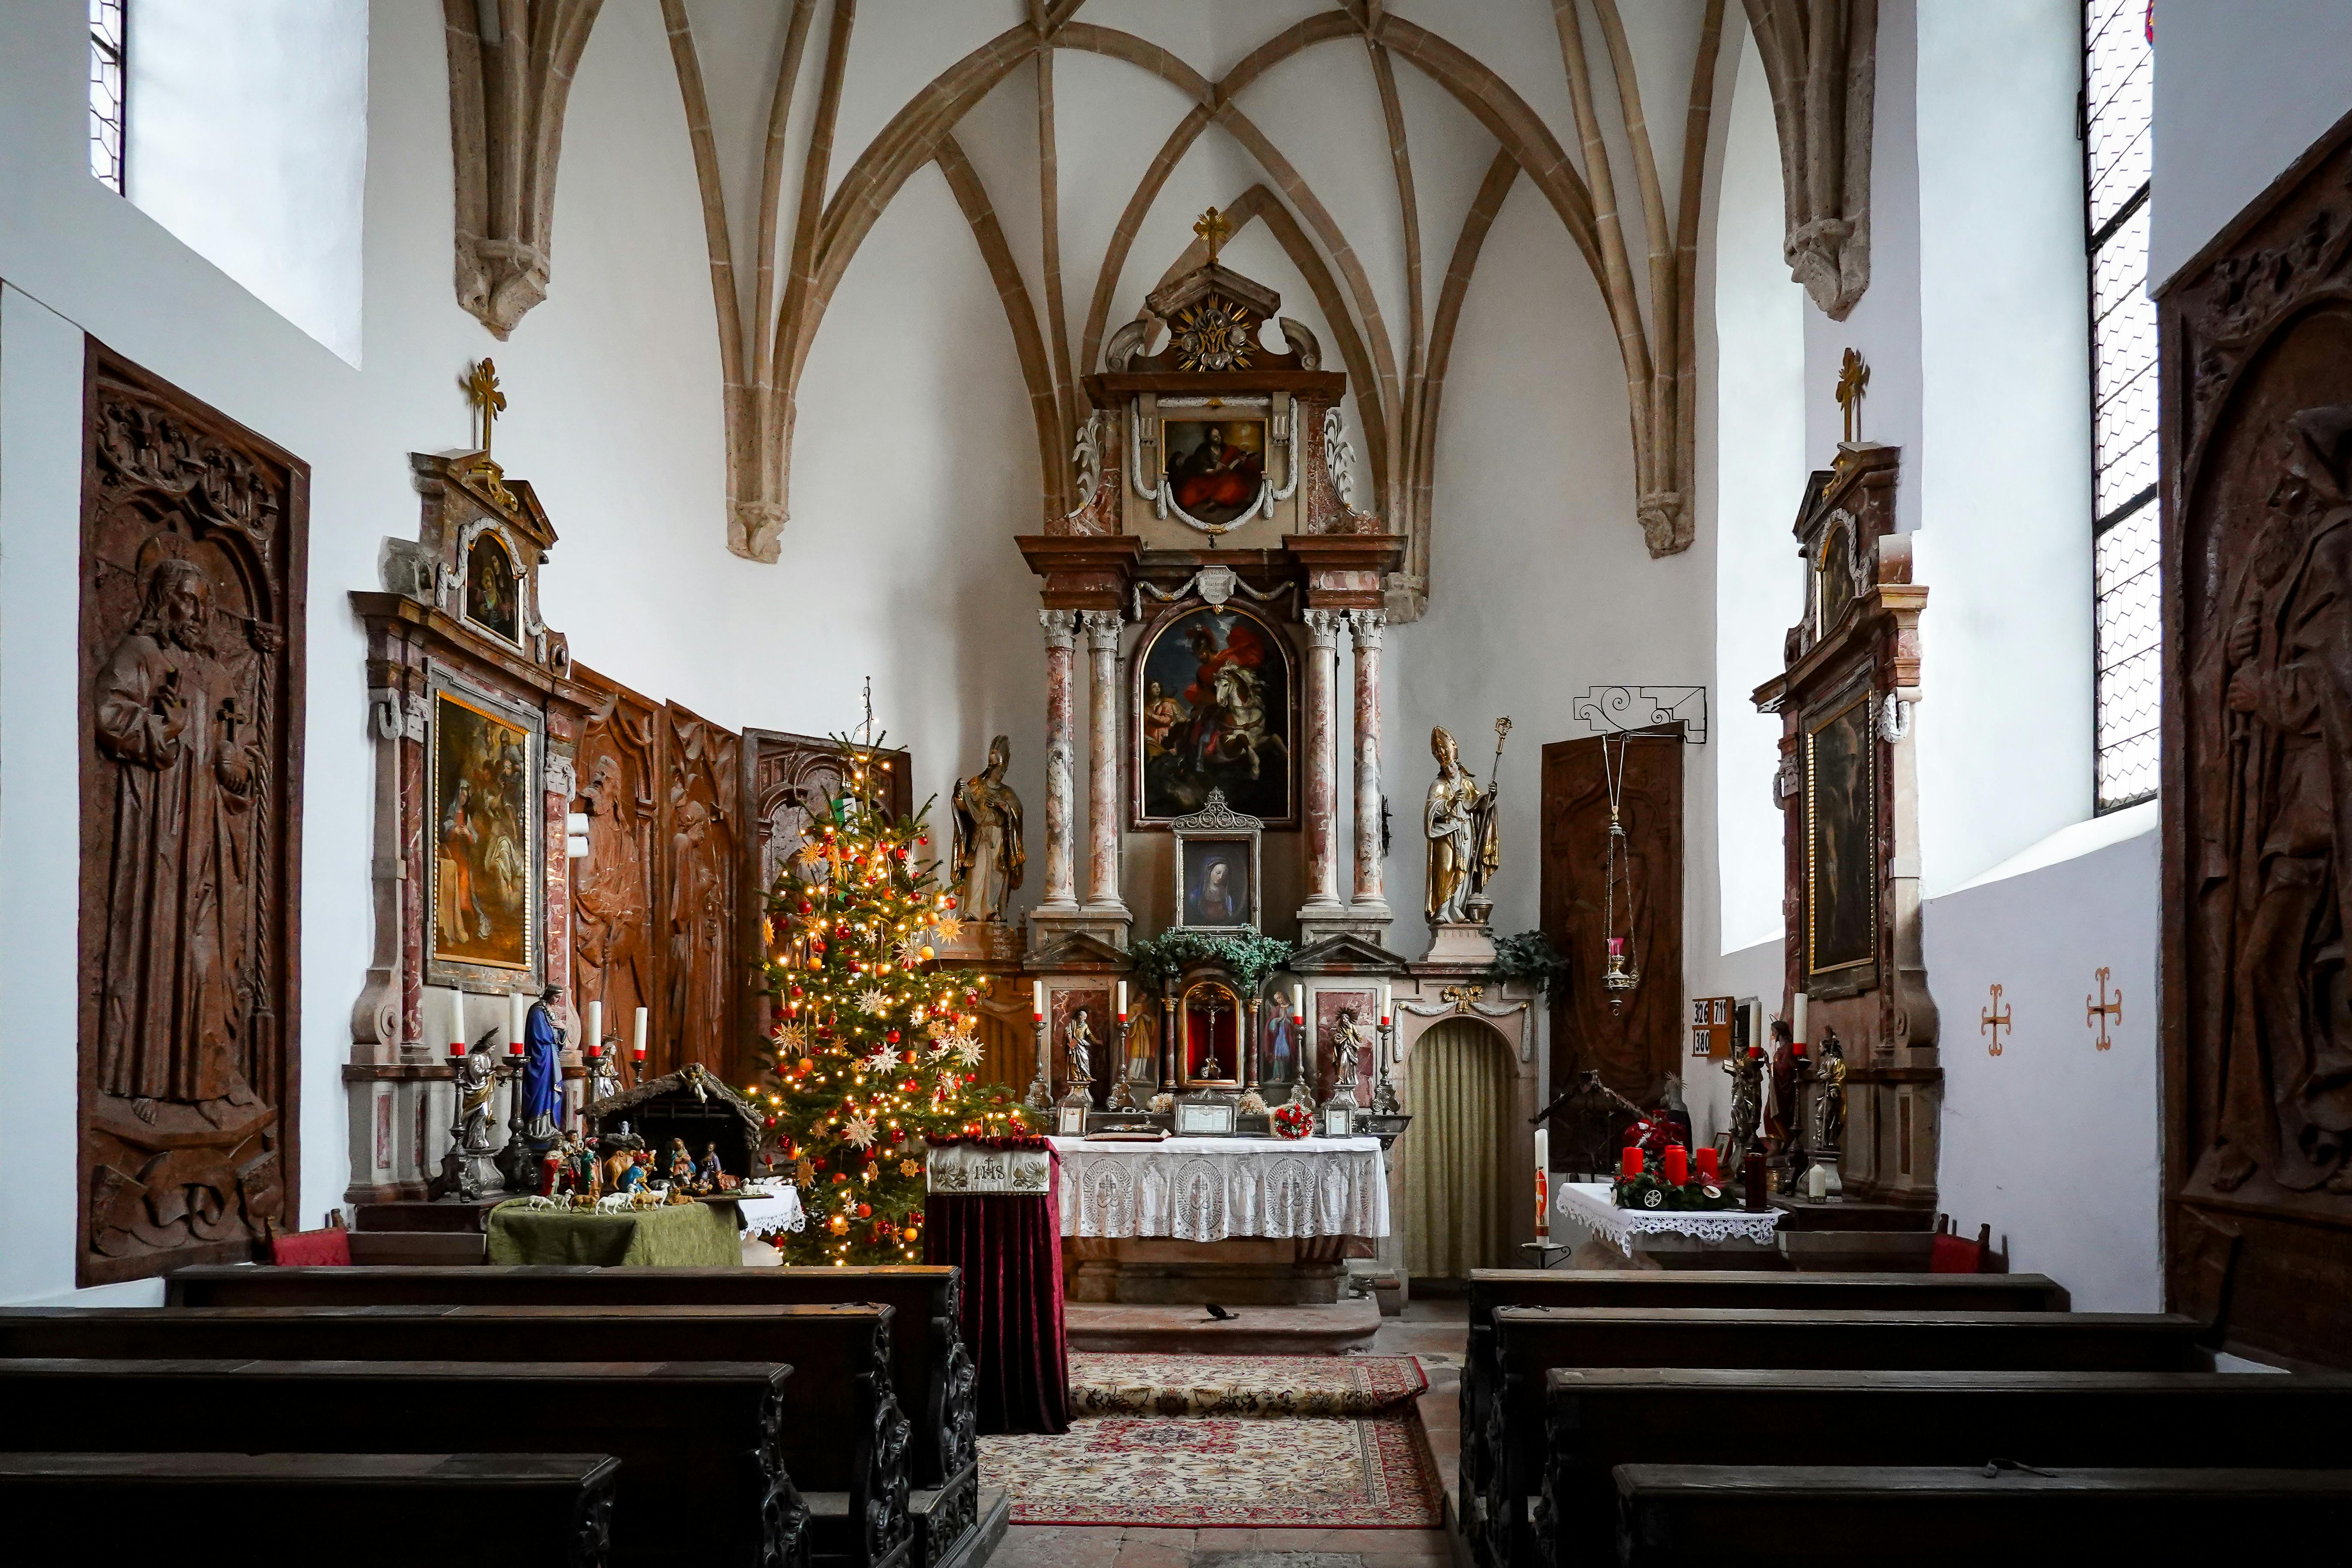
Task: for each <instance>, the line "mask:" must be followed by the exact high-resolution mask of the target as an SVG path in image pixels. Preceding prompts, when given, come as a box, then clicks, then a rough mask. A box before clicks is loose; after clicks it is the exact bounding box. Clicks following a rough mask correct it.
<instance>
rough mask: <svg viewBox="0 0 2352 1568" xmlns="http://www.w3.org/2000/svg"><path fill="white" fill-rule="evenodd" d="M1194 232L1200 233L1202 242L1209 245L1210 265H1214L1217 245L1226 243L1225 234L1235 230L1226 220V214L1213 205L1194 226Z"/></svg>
mask: <svg viewBox="0 0 2352 1568" xmlns="http://www.w3.org/2000/svg"><path fill="white" fill-rule="evenodd" d="M1192 232H1193V233H1194V234H1197V235H1199V236H1200V237H1201V242H1202V244H1203V245H1206V246H1207V247H1209V265H1210V266H1212V267H1214V266H1215V265H1216V264H1217V247H1219V246H1221V245H1223V244H1224V243H1225V236H1227V235H1229V234H1231V233H1233V232H1234V226H1233V225H1232V224H1230V223H1227V222H1226V221H1225V215H1224V214H1223V213H1221V212H1219V211H1218V210H1217V209H1216V208H1214V207H1211V208H1210V209H1209V210H1208V211H1207V212H1204V213H1202V215H1201V221H1200V222H1198V223H1196V224H1194V225H1193V226H1192Z"/></svg>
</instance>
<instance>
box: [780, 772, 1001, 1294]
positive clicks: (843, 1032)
mask: <svg viewBox="0 0 2352 1568" xmlns="http://www.w3.org/2000/svg"><path fill="white" fill-rule="evenodd" d="M838 743H839V744H840V745H841V746H842V749H843V751H844V752H845V754H846V758H847V761H848V763H849V776H848V778H847V780H846V781H845V784H844V785H843V788H842V792H841V794H840V795H837V796H836V797H835V798H834V799H833V800H832V801H831V802H830V803H829V805H830V810H829V812H828V813H827V815H826V816H823V817H812V818H811V821H810V825H809V830H808V840H807V842H806V843H805V844H804V845H803V847H802V848H801V850H800V852H799V854H797V855H796V856H794V857H793V859H792V860H791V861H790V862H789V863H788V864H787V865H786V866H785V867H784V868H783V870H782V872H780V873H779V874H778V876H777V878H776V883H775V886H774V887H773V888H772V889H770V890H769V894H768V919H767V925H766V933H765V934H766V939H767V950H768V978H769V983H770V985H771V988H772V992H773V994H774V996H775V1001H776V1019H777V1021H776V1024H775V1026H774V1028H773V1029H772V1031H771V1033H770V1036H769V1044H768V1047H767V1049H766V1050H765V1052H764V1053H763V1054H764V1055H765V1056H766V1058H767V1059H768V1063H769V1068H770V1082H769V1083H768V1084H767V1085H766V1086H765V1087H763V1088H758V1089H754V1091H753V1092H754V1094H755V1095H756V1096H757V1097H758V1098H759V1099H760V1100H762V1101H764V1103H765V1104H766V1106H767V1109H768V1112H769V1118H770V1124H771V1125H772V1127H773V1128H774V1130H775V1131H774V1140H775V1142H774V1146H773V1149H772V1152H771V1157H770V1163H771V1164H772V1166H779V1167H782V1169H783V1170H784V1171H785V1172H786V1173H788V1174H789V1175H790V1176H791V1178H792V1180H793V1183H794V1184H796V1185H797V1186H798V1187H799V1189H800V1195H801V1205H802V1207H803V1210H805V1211H806V1213H807V1215H808V1223H807V1226H806V1227H805V1228H803V1229H802V1230H801V1231H799V1232H797V1233H787V1234H784V1235H782V1236H780V1237H777V1240H778V1242H779V1244H780V1245H781V1246H782V1248H783V1252H784V1261H785V1262H787V1263H795V1264H825V1263H831V1264H852V1263H860V1264H863V1263H914V1262H919V1261H921V1258H922V1234H923V1198H924V1194H925V1192H926V1190H927V1189H926V1185H925V1178H924V1167H923V1155H924V1150H925V1147H926V1140H927V1139H929V1138H932V1137H948V1136H962V1137H974V1136H978V1137H988V1136H999V1137H1001V1136H1004V1135H1008V1134H1016V1133H1021V1132H1024V1131H1026V1130H1027V1127H1026V1122H1025V1121H1024V1118H1023V1113H1022V1109H1021V1107H1020V1105H1019V1104H1018V1103H1017V1102H1016V1101H1015V1100H1014V1098H1013V1092H1012V1091H1011V1090H1010V1089H1004V1088H1003V1087H1002V1086H999V1085H988V1086H982V1085H981V1084H980V1082H979V1079H978V1075H977V1074H976V1073H974V1072H973V1071H972V1070H971V1069H972V1068H975V1067H976V1066H978V1065H979V1062H980V1060H981V1047H980V1042H979V1041H978V1039H976V1038H975V1037H974V1036H973V1033H972V1031H973V1030H974V1029H975V1028H976V1027H977V1026H979V1023H980V1016H979V1014H978V1013H977V1012H975V1011H974V1010H973V1009H974V1007H975V1005H976V1004H977V1003H978V1001H979V999H980V994H981V991H982V988H983V987H984V986H985V985H986V984H987V978H986V976H984V975H982V974H978V973H970V972H959V971H953V970H947V969H941V968H938V967H935V966H933V965H932V963H931V959H932V954H933V944H934V943H935V942H945V941H947V940H950V939H951V938H952V937H953V936H954V935H955V934H956V932H957V930H958V928H959V926H960V925H961V921H960V920H959V919H958V916H957V914H956V899H955V896H954V894H952V893H951V892H949V891H947V890H945V889H941V888H940V886H939V885H938V871H939V862H938V859H937V858H936V857H934V856H930V855H927V854H926V853H924V852H925V851H926V850H927V849H929V847H930V835H929V831H928V830H927V828H926V826H925V818H926V817H927V816H928V815H929V805H926V806H925V807H924V809H923V810H921V811H919V812H917V813H916V814H915V815H914V816H905V817H898V818H896V819H893V818H892V816H890V813H889V812H888V810H887V808H886V807H885V806H884V805H883V804H882V799H883V791H884V786H885V785H886V784H887V770H888V769H889V766H890V760H889V759H888V758H887V757H882V756H878V755H877V751H878V749H879V745H880V742H879V740H878V739H877V740H876V741H875V742H871V743H866V742H851V741H848V740H841V741H840V742H838Z"/></svg>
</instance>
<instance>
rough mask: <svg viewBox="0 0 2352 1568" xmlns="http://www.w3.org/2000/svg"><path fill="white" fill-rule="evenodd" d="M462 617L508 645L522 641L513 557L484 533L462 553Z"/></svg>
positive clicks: (501, 545) (520, 605) (491, 534)
mask: <svg viewBox="0 0 2352 1568" xmlns="http://www.w3.org/2000/svg"><path fill="white" fill-rule="evenodd" d="M466 618H467V620H469V621H471V622H473V623H474V624H475V625H476V626H479V627H481V628H482V629H483V630H484V631H486V632H488V633H490V634H492V635H493V636H496V637H504V638H506V640H507V641H509V642H520V641H521V640H522V602H521V593H520V587H519V585H518V580H517V578H516V574H515V566H514V558H513V557H512V556H510V555H509V554H508V553H507V547H506V545H505V544H504V543H503V542H501V541H500V540H499V536H498V535H497V534H496V533H493V532H491V531H488V530H487V529H486V530H484V531H482V532H481V533H479V534H478V535H476V536H475V539H474V542H473V546H472V548H470V549H469V550H467V552H466Z"/></svg>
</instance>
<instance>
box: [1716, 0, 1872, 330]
mask: <svg viewBox="0 0 2352 1568" xmlns="http://www.w3.org/2000/svg"><path fill="white" fill-rule="evenodd" d="M1746 3H1747V8H1748V26H1750V27H1751V28H1753V29H1754V32H1755V36H1756V47H1757V52H1758V53H1759V55H1761V56H1762V58H1763V60H1764V74H1765V78H1766V79H1767V81H1768V82H1769V85H1770V88H1771V92H1772V121H1773V124H1774V127H1775V128H1776V129H1777V130H1778V132H1779V133H1780V183H1781V194H1782V195H1783V197H1784V198H1785V202H1786V206H1787V211H1788V237H1787V239H1786V241H1785V242H1784V244H1783V246H1782V254H1783V255H1784V256H1785V257H1786V258H1787V259H1788V263H1789V275H1790V277H1791V278H1793V279H1796V280H1797V281H1798V282H1800V283H1801V284H1803V285H1804V286H1805V292H1806V294H1807V295H1809V296H1810V297H1811V300H1812V301H1813V303H1814V304H1815V305H1817V306H1819V307H1820V308H1821V310H1822V313H1823V314H1825V315H1827V316H1828V317H1829V318H1830V320H1832V321H1844V320H1845V319H1846V316H1847V315H1848V314H1849V313H1850V312H1851V311H1852V310H1853V307H1854V305H1855V303H1856V302H1857V301H1858V300H1861V298H1862V295H1863V290H1864V289H1867V288H1869V287H1870V132H1871V113H1872V102H1873V99H1874V89H1875V87H1876V83H1877V76H1878V0H1746Z"/></svg>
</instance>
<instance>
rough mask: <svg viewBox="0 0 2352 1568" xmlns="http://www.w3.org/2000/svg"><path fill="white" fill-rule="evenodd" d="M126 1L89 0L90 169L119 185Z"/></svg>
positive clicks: (118, 191) (119, 188)
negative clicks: (124, 12)
mask: <svg viewBox="0 0 2352 1568" xmlns="http://www.w3.org/2000/svg"><path fill="white" fill-rule="evenodd" d="M126 4H127V0H89V172H90V173H91V174H95V175H97V176H98V178H99V179H100V182H102V183H103V184H105V186H106V188H107V189H108V190H110V191H112V192H113V193H114V194H115V195H118V196H119V195H123V194H125V193H124V190H123V184H122V110H123V101H124V85H125V84H124V80H123V77H124V71H123V26H124V23H125V20H126V18H125V16H124V15H123V11H124V7H125V5H126Z"/></svg>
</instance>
